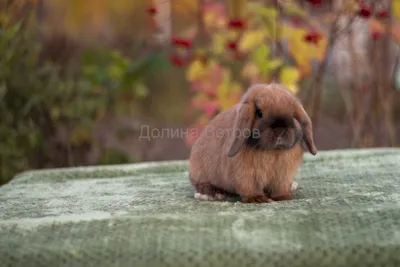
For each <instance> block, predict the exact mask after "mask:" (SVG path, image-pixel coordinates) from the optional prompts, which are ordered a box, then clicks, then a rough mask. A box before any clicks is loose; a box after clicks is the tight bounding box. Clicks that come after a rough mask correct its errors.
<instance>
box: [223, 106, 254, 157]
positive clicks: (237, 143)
mask: <svg viewBox="0 0 400 267" xmlns="http://www.w3.org/2000/svg"><path fill="white" fill-rule="evenodd" d="M254 113H255V107H254V104H251V103H243V104H241V105H240V106H239V107H238V109H237V110H236V117H235V121H234V125H233V132H232V133H231V136H229V138H230V140H229V142H230V144H229V150H228V157H233V156H235V155H236V154H237V153H238V152H239V150H240V148H241V147H242V146H243V145H244V142H245V139H246V137H248V135H247V134H250V133H251V128H252V123H253V119H254Z"/></svg>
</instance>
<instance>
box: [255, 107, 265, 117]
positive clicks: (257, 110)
mask: <svg viewBox="0 0 400 267" xmlns="http://www.w3.org/2000/svg"><path fill="white" fill-rule="evenodd" d="M256 115H257V117H259V118H262V115H263V114H262V112H261V110H260V109H259V108H256Z"/></svg>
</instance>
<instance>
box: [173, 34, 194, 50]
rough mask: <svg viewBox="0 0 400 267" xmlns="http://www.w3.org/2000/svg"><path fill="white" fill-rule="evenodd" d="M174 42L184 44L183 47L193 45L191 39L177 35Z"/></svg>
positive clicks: (179, 44)
mask: <svg viewBox="0 0 400 267" xmlns="http://www.w3.org/2000/svg"><path fill="white" fill-rule="evenodd" d="M172 43H173V44H174V45H178V46H183V47H186V48H188V47H190V46H191V45H192V42H191V41H190V40H187V39H183V38H180V37H176V36H173V37H172Z"/></svg>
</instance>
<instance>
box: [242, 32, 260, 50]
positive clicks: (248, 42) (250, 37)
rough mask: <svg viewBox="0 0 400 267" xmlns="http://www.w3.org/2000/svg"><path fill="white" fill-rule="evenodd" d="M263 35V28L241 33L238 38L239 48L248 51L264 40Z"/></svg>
mask: <svg viewBox="0 0 400 267" xmlns="http://www.w3.org/2000/svg"><path fill="white" fill-rule="evenodd" d="M265 37H266V31H265V30H263V29H261V30H254V31H247V32H245V33H244V34H243V36H242V38H241V40H240V43H239V49H240V50H243V51H250V50H252V49H254V48H256V47H257V46H259V45H261V44H263V43H264V42H265V41H264V40H265Z"/></svg>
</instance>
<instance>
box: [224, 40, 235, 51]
mask: <svg viewBox="0 0 400 267" xmlns="http://www.w3.org/2000/svg"><path fill="white" fill-rule="evenodd" d="M226 46H227V47H228V48H229V49H231V50H237V43H236V41H229V42H228V43H227V44H226Z"/></svg>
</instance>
